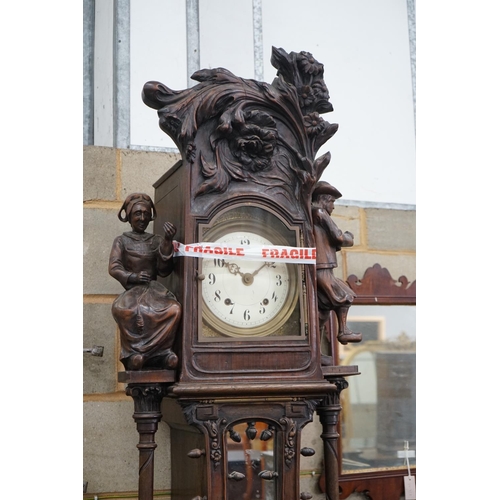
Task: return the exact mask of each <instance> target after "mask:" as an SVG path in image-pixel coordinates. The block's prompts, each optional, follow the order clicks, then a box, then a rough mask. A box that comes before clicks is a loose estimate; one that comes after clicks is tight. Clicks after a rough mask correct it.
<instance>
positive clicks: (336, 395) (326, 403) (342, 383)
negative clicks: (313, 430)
mask: <svg viewBox="0 0 500 500" xmlns="http://www.w3.org/2000/svg"><path fill="white" fill-rule="evenodd" d="M331 382H333V383H334V384H335V385H336V386H337V390H336V391H335V392H333V393H330V394H328V396H327V397H326V398H324V399H323V401H322V403H321V405H320V406H318V407H317V408H316V412H317V413H318V415H319V419H320V422H321V425H322V426H323V433H322V434H321V439H323V449H324V467H325V495H326V500H339V495H340V494H339V471H340V467H339V456H338V439H339V433H338V431H337V424H338V421H339V415H340V411H341V409H342V407H341V406H340V393H341V391H342V390H344V389H345V388H346V387H347V386H348V383H347V381H346V380H345V379H344V378H340V377H339V378H334V379H332V380H331Z"/></svg>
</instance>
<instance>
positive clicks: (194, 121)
mask: <svg viewBox="0 0 500 500" xmlns="http://www.w3.org/2000/svg"><path fill="white" fill-rule="evenodd" d="M271 62H272V64H273V66H274V67H276V68H277V70H278V72H277V77H276V78H275V80H274V82H273V83H272V84H267V83H264V82H258V81H255V80H250V79H244V78H239V77H237V76H235V75H234V74H233V73H231V72H230V71H228V70H226V69H223V68H215V69H203V70H200V71H197V72H195V73H194V74H193V75H192V77H191V78H192V79H193V80H195V81H197V82H199V84H197V85H195V86H194V87H192V88H189V89H186V90H181V91H175V90H172V89H170V88H168V87H167V86H166V85H164V84H162V83H160V82H156V81H150V82H147V83H146V84H145V85H144V88H143V93H142V97H143V101H144V102H145V104H146V105H148V106H149V107H151V108H154V109H156V110H158V116H159V125H160V128H161V129H162V130H163V131H164V132H166V133H167V134H168V135H169V136H170V137H171V138H172V139H173V140H174V141H175V143H176V144H177V146H178V148H179V150H180V151H181V153H182V155H183V157H184V159H185V161H187V162H189V163H191V164H192V168H194V169H197V170H196V171H199V172H200V173H201V176H200V179H201V180H200V181H199V182H198V185H196V186H195V188H194V189H195V191H194V195H195V196H201V195H204V194H207V193H223V192H225V191H226V190H227V189H228V186H229V185H230V183H232V182H253V183H256V184H258V185H260V186H261V189H263V190H265V191H266V192H267V193H268V194H269V195H270V196H274V195H275V194H276V193H279V194H280V195H282V196H285V197H286V198H287V199H288V200H289V201H294V202H299V203H300V204H302V205H303V206H308V205H309V203H310V194H311V191H312V188H313V186H314V184H315V183H316V182H317V180H318V179H319V178H320V176H321V174H322V172H323V170H324V169H325V168H326V166H327V165H328V163H329V161H330V154H329V153H326V154H325V155H323V156H321V157H319V158H317V159H315V156H316V153H317V151H318V149H319V148H320V147H321V146H322V145H323V144H324V143H325V142H326V141H327V140H328V139H330V138H331V137H332V136H333V135H334V134H335V132H336V131H337V129H338V125H337V124H330V123H328V122H327V121H325V120H323V118H322V117H321V116H320V115H321V114H322V113H325V112H329V111H333V107H332V105H331V104H330V103H329V93H328V89H327V87H326V85H325V82H324V79H323V65H322V64H321V63H319V62H318V61H316V59H315V58H314V57H313V56H312V55H311V54H310V53H308V52H300V53H296V52H291V53H287V52H286V51H285V50H283V49H278V48H275V47H273V49H272V58H271Z"/></svg>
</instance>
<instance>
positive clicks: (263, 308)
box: [259, 302, 266, 314]
mask: <svg viewBox="0 0 500 500" xmlns="http://www.w3.org/2000/svg"><path fill="white" fill-rule="evenodd" d="M259 314H266V308H265V307H264V304H263V303H262V302H261V303H260V309H259Z"/></svg>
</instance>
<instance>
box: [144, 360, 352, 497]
mask: <svg viewBox="0 0 500 500" xmlns="http://www.w3.org/2000/svg"><path fill="white" fill-rule="evenodd" d="M326 371H330V372H335V373H330V374H325V380H324V382H322V383H311V384H306V383H303V384H300V385H299V386H294V387H290V385H288V386H287V385H284V384H280V383H268V384H260V385H259V384H253V385H252V384H245V385H242V384H238V383H235V384H232V385H229V384H203V385H199V386H198V388H197V391H196V388H195V387H194V386H192V384H181V383H178V384H173V385H169V386H168V389H167V394H166V396H167V397H165V398H163V399H162V402H161V409H160V413H161V414H162V415H163V416H162V419H163V420H164V421H165V422H166V423H167V424H168V425H169V427H170V429H171V433H170V442H171V464H172V467H171V471H170V474H171V483H172V496H171V498H172V500H202V499H205V500H241V499H243V498H245V499H248V500H254V499H258V498H262V499H267V500H285V499H286V500H290V499H297V500H299V499H301V500H305V499H308V498H312V495H311V494H310V493H309V492H305V491H302V492H301V491H300V456H301V455H302V456H311V455H313V454H314V453H316V452H318V451H320V450H313V449H311V448H304V447H301V432H302V429H303V428H304V427H305V425H306V424H308V423H309V422H311V421H312V419H313V416H314V412H317V413H318V415H319V418H320V422H321V424H322V430H323V432H322V434H321V438H322V440H323V443H324V460H325V464H326V470H327V471H328V474H327V476H326V498H327V500H337V499H338V498H339V486H338V463H337V441H338V437H339V434H338V432H337V423H338V420H339V414H340V411H341V407H340V404H339V396H340V392H341V391H342V390H343V389H344V388H345V387H347V382H346V380H345V378H344V377H345V376H348V375H355V374H357V373H358V372H357V367H351V366H350V367H327V368H326ZM145 498H146V497H145ZM139 500H143V499H142V498H141V497H139Z"/></svg>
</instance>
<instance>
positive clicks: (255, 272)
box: [252, 262, 274, 277]
mask: <svg viewBox="0 0 500 500" xmlns="http://www.w3.org/2000/svg"><path fill="white" fill-rule="evenodd" d="M272 265H274V262H264V264H262V266H260V267H259V269H257V270H256V271H254V272H253V273H252V277H253V276H256V275H257V273H258V272H259V271H260V270H261V269H262V268H263V267H266V266H268V267H271V266H272Z"/></svg>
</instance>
